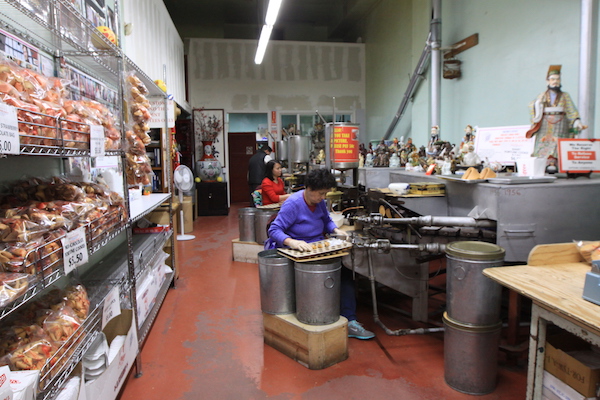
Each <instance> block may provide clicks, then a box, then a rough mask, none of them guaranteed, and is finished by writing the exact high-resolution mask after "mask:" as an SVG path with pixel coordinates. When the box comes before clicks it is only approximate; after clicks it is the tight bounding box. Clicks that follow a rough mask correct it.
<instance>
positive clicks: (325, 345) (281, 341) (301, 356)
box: [263, 313, 348, 369]
mask: <svg viewBox="0 0 600 400" xmlns="http://www.w3.org/2000/svg"><path fill="white" fill-rule="evenodd" d="M263 325H264V336H265V343H266V344H268V345H269V346H271V347H273V348H274V349H276V350H279V351H280V352H282V353H283V354H285V355H286V356H288V357H290V358H292V359H294V360H296V361H298V362H299V363H300V364H302V365H304V366H305V367H306V368H308V369H323V368H327V367H330V366H332V365H334V364H337V363H338V362H340V361H344V360H345V359H347V358H348V320H347V319H346V318H344V317H342V316H340V319H339V320H338V321H337V322H334V323H333V324H329V325H307V324H303V323H302V322H300V321H298V319H297V318H296V315H295V314H285V315H271V314H266V313H263Z"/></svg>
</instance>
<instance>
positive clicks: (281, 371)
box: [120, 204, 526, 400]
mask: <svg viewBox="0 0 600 400" xmlns="http://www.w3.org/2000/svg"><path fill="white" fill-rule="evenodd" d="M244 206H245V205H243V204H240V205H233V207H232V208H231V210H230V213H229V215H228V216H211V217H199V218H198V219H196V221H195V222H194V232H193V234H194V235H196V239H194V240H191V241H182V242H178V243H177V246H178V248H179V265H180V271H181V272H180V278H179V280H178V281H177V284H176V287H175V288H173V289H171V290H170V291H169V293H168V295H167V298H166V300H165V302H164V304H163V306H162V309H161V311H160V313H159V315H158V317H157V320H156V322H155V324H154V326H153V328H152V331H151V332H150V334H149V336H148V339H147V341H146V344H145V346H144V348H143V350H142V353H141V360H142V372H143V375H142V376H141V377H139V378H135V377H134V372H135V368H134V369H133V371H132V373H130V375H129V378H128V381H127V382H126V385H125V388H124V390H123V391H122V394H121V397H120V398H121V399H122V400H128V399H136V400H137V399H145V400H154V399H157V400H158V399H160V400H165V399H169V400H174V399H182V400H184V399H185V400H196V399H218V400H226V399H232V400H233V399H236V400H238V399H281V400H284V399H285V400H291V399H369V400H372V399H373V400H376V399H399V400H428V399H432V400H433V399H435V400H439V399H450V400H460V399H473V398H478V399H481V400H496V399H498V400H499V399H502V400H507V399H524V398H525V388H526V366H525V365H526V362H525V361H526V360H523V359H522V358H521V359H519V360H517V362H511V363H507V362H506V361H504V360H505V357H502V354H501V356H500V362H499V366H498V383H497V387H496V390H495V391H494V392H493V393H491V394H488V395H484V396H476V397H475V396H473V395H468V394H464V393H460V392H458V391H456V390H454V389H452V388H450V387H449V386H448V385H447V384H446V383H445V381H444V349H443V345H444V343H443V333H434V334H428V335H419V336H416V335H413V336H388V335H386V334H385V332H384V331H383V330H382V329H381V328H380V327H378V326H376V325H375V323H374V322H373V318H372V312H371V306H370V305H369V304H368V302H369V301H370V296H369V292H368V285H364V283H365V282H364V281H362V282H359V285H358V288H359V291H358V294H359V309H358V315H359V320H360V321H361V322H362V323H363V324H364V325H365V327H367V328H368V329H370V330H372V331H374V332H375V333H376V334H377V337H376V338H375V339H374V340H369V341H360V340H356V339H350V340H349V344H348V346H349V357H348V359H347V360H346V361H343V362H341V363H338V364H336V365H334V366H331V367H329V368H326V369H323V370H317V371H312V370H309V369H307V368H305V367H304V366H302V365H300V364H299V363H297V362H295V361H293V360H292V359H290V358H288V357H286V356H285V355H283V354H282V353H280V352H278V351H277V350H274V349H273V348H271V347H269V346H267V345H265V344H264V343H263V331H262V329H263V327H262V313H261V309H260V294H259V280H258V279H259V278H258V267H257V265H256V264H249V263H241V262H234V261H232V245H231V241H232V240H233V239H235V238H237V237H238V236H239V235H238V212H237V210H238V209H239V208H240V207H244ZM381 297H382V299H383V300H385V301H386V302H390V301H391V302H393V305H394V308H400V309H406V310H409V309H410V302H408V301H407V300H406V299H405V298H404V297H403V296H401V295H398V294H395V293H384V294H383V295H382V296H381ZM384 297H385V299H384ZM431 305H432V307H431V308H432V310H433V309H437V311H438V314H436V315H437V316H436V317H433V316H432V320H433V319H434V318H437V320H438V321H439V319H440V318H441V316H440V315H439V310H440V309H441V307H443V302H442V301H440V300H438V299H436V297H435V296H434V297H432V300H431ZM379 313H380V317H381V319H382V320H383V321H384V323H385V324H386V325H387V326H388V328H390V329H393V330H395V329H401V328H418V327H423V326H427V325H424V324H419V323H415V322H414V321H412V320H411V319H410V318H408V317H406V316H404V315H402V314H401V313H399V312H398V311H397V310H396V311H392V310H391V308H390V307H384V306H380V307H379ZM432 315H433V314H432ZM432 326H433V325H432ZM473 379H477V378H473Z"/></svg>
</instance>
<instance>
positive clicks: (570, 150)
mask: <svg viewBox="0 0 600 400" xmlns="http://www.w3.org/2000/svg"><path fill="white" fill-rule="evenodd" d="M598 155H600V140H595V139H559V140H558V160H559V166H558V167H559V171H560V172H590V171H591V172H600V160H599V159H598Z"/></svg>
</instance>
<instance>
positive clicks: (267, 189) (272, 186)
mask: <svg viewBox="0 0 600 400" xmlns="http://www.w3.org/2000/svg"><path fill="white" fill-rule="evenodd" d="M281 175H282V171H281V163H279V162H278V161H275V160H271V161H269V162H268V163H267V170H266V172H265V179H263V181H262V184H261V187H262V205H263V206H266V205H269V204H273V203H282V202H283V201H284V200H286V199H287V198H288V197H290V196H291V195H290V194H286V193H285V187H284V186H285V184H284V182H283V179H281Z"/></svg>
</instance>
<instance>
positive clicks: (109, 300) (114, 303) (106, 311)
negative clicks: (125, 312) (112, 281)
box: [102, 286, 121, 329]
mask: <svg viewBox="0 0 600 400" xmlns="http://www.w3.org/2000/svg"><path fill="white" fill-rule="evenodd" d="M120 314H121V303H120V302H119V287H118V286H115V287H114V288H112V289H111V291H110V293H109V294H108V296H106V299H105V300H104V307H103V310H102V329H104V327H105V326H106V324H108V321H110V320H111V319H113V318H114V317H116V316H117V315H120Z"/></svg>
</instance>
